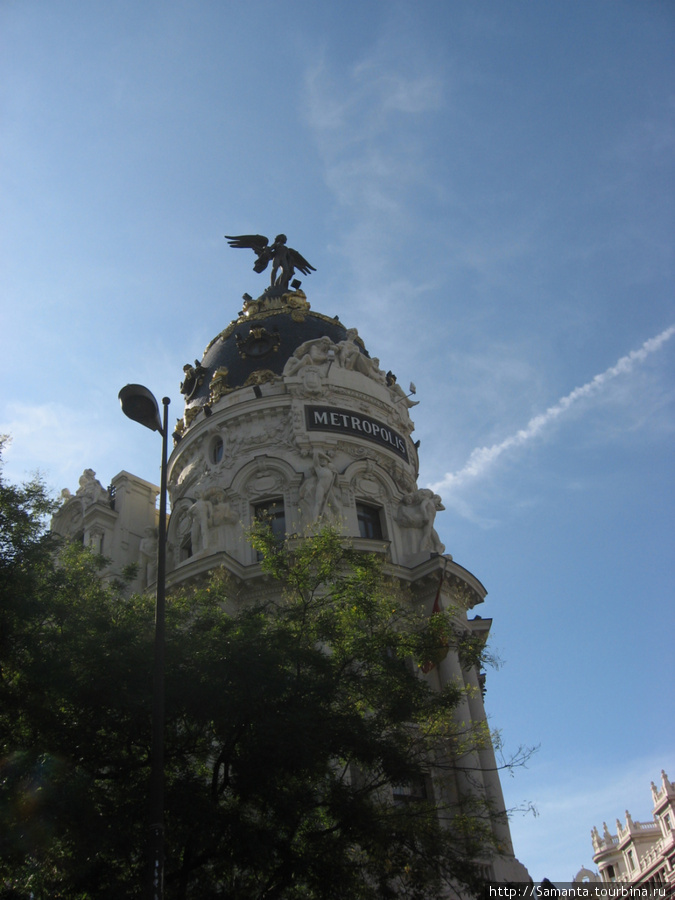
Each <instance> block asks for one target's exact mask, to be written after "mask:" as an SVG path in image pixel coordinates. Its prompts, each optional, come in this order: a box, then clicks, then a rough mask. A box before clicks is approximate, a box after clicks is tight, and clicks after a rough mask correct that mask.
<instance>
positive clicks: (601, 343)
mask: <svg viewBox="0 0 675 900" xmlns="http://www.w3.org/2000/svg"><path fill="white" fill-rule="evenodd" d="M674 32H675V5H673V4H672V3H669V2H658V0H653V2H642V0H640V2H638V0H635V2H624V0H611V2H609V0H608V2H600V0H565V2H562V0H558V2H556V0H551V2H546V3H534V2H526V0H522V2H513V0H480V2H468V0H466V2H457V0H444V2H432V0H418V2H417V3H413V2H392V0H388V2H378V0H362V2H359V3H355V2H352V0H345V2H341V3H340V4H337V3H330V4H329V3H323V4H322V3H316V2H302V0H287V2H286V3H285V4H283V5H281V4H277V3H271V2H267V0H248V2H247V3H245V4H244V3H235V2H227V0H221V2H216V0H202V2H199V3H194V2H187V0H184V2H181V0H162V2H152V0H141V2H139V0H133V2H131V0H129V2H123V0H122V2H116V0H113V2H110V3H106V4H102V3H98V4H94V3H90V2H83V0H67V2H65V0H49V2H47V0H44V2H39V0H22V2H18V0H4V2H3V3H2V5H0V34H1V35H2V36H1V38H0V41H1V46H0V60H1V61H0V85H1V86H0V102H1V115H2V134H3V136H2V140H1V142H0V154H1V159H0V185H1V192H2V193H1V196H0V201H1V203H2V208H3V211H4V216H3V219H4V224H3V226H2V228H3V230H2V245H1V246H2V251H1V252H2V273H1V274H0V291H1V294H0V303H1V317H2V329H1V338H0V340H1V345H2V352H1V353H0V367H1V368H2V380H3V384H4V390H3V392H2V397H1V398H0V431H2V432H9V433H10V434H11V435H12V436H13V443H12V445H11V446H10V448H9V449H8V450H7V451H6V454H5V469H4V471H5V477H6V478H8V479H10V480H15V481H16V480H21V479H23V478H25V477H27V476H29V475H30V474H31V473H32V472H34V471H35V470H36V469H38V470H40V471H41V472H42V473H43V475H44V477H45V479H46V481H47V483H48V484H49V485H51V486H52V487H53V488H54V489H55V490H60V489H61V488H63V487H66V486H67V487H69V488H70V489H71V490H72V489H74V488H75V487H76V486H77V479H78V476H79V475H80V474H81V472H82V470H83V468H85V466H87V467H92V468H93V469H95V470H96V472H97V475H98V477H99V478H100V480H101V481H102V482H103V483H104V484H107V483H108V482H109V481H110V479H111V478H112V476H113V475H115V474H116V473H117V472H118V471H120V470H121V469H127V470H129V471H132V472H134V473H136V474H138V475H140V476H142V477H144V478H147V479H149V480H157V469H158V462H159V445H158V442H157V440H156V436H155V435H153V434H151V433H150V432H145V431H144V430H143V429H139V428H137V427H135V426H134V425H132V423H130V422H128V420H126V419H125V418H124V417H123V416H122V414H121V412H120V410H119V406H118V402H117V392H118V390H119V388H120V387H121V386H122V385H123V384H125V383H127V382H142V383H145V384H147V385H148V387H150V388H151V389H152V390H153V391H154V392H155V393H156V395H157V396H158V397H161V396H163V395H165V394H166V395H168V396H170V397H171V400H172V407H171V408H172V412H173V413H174V414H175V416H176V417H177V416H178V415H179V413H180V408H181V404H180V400H181V396H180V393H179V390H178V386H179V382H180V381H181V376H182V366H183V364H184V363H186V362H191V361H192V360H194V358H195V357H201V354H202V352H203V350H204V348H205V347H206V345H207V343H208V342H209V340H210V339H211V338H212V337H213V336H214V335H215V334H217V333H218V332H219V331H221V330H222V329H223V328H224V327H225V325H227V323H228V322H229V321H230V320H231V319H232V318H233V317H234V316H235V315H236V313H237V311H238V310H239V309H240V307H241V303H240V298H241V295H242V294H243V293H244V291H248V292H249V293H252V294H254V295H255V294H256V293H259V292H260V290H262V288H263V287H264V284H263V281H262V280H261V278H260V276H256V275H254V273H253V272H252V271H251V265H252V258H251V254H249V253H244V252H243V251H234V250H229V249H228V248H227V246H226V244H225V241H224V239H223V235H224V234H240V233H249V232H258V233H263V234H267V235H270V236H273V235H275V234H277V233H278V232H280V231H284V232H285V233H286V234H287V235H288V236H289V242H290V243H291V244H292V246H294V247H296V248H297V249H298V250H300V252H301V253H303V255H304V256H306V258H307V259H308V260H309V261H310V262H311V263H312V264H313V265H314V266H315V267H316V269H317V271H316V273H313V274H312V275H311V277H309V278H307V279H305V280H304V283H303V287H304V288H305V289H306V290H307V294H308V298H309V300H310V302H311V304H312V307H313V308H314V309H316V310H319V311H322V312H324V313H327V314H330V315H336V314H337V315H339V316H340V319H341V320H342V321H343V322H344V323H345V325H347V326H348V327H349V326H356V327H358V328H359V332H360V334H361V335H362V337H363V338H364V340H365V342H366V345H367V347H368V348H369V350H370V352H371V354H372V355H375V356H378V357H379V358H380V359H381V361H382V365H383V367H384V368H385V369H389V368H391V369H393V370H394V371H395V372H396V373H397V375H398V378H399V381H400V382H401V383H402V384H407V383H408V381H409V380H413V381H414V382H415V383H416V385H417V389H418V395H417V397H418V399H419V400H420V401H421V402H420V405H419V406H417V407H415V409H414V410H413V414H414V415H413V418H414V419H415V422H416V437H417V438H419V439H420V440H421V449H420V454H421V473H420V482H421V483H422V484H433V485H435V486H436V487H437V489H438V490H439V492H440V493H441V495H442V497H443V499H444V502H445V506H446V511H445V512H444V513H442V514H441V515H439V517H438V518H437V521H436V524H437V529H438V531H439V532H440V534H441V537H442V539H443V540H444V541H445V543H446V545H447V549H448V551H449V552H451V553H452V554H453V556H454V558H455V559H456V560H457V561H458V562H459V563H461V564H462V565H464V566H466V567H467V568H468V569H470V570H471V571H473V572H474V573H475V574H476V575H477V577H479V578H480V579H481V581H482V582H483V583H484V584H485V585H486V587H487V588H488V591H489V595H488V598H487V600H486V602H485V604H484V607H483V608H482V609H480V610H479V611H480V613H481V614H482V615H483V616H492V617H493V618H494V625H493V633H492V644H493V646H494V648H495V649H496V650H497V651H498V652H499V653H500V655H501V656H502V658H503V660H504V664H503V666H502V668H501V669H500V670H499V671H497V672H491V673H490V674H489V676H488V694H487V699H486V703H487V708H488V711H489V713H490V716H491V721H492V724H493V725H494V727H497V728H500V729H501V731H502V735H503V739H504V742H505V744H506V750H507V752H508V751H509V750H512V751H513V750H515V749H517V747H518V745H519V744H521V743H524V744H537V745H540V749H539V751H538V753H537V754H536V755H535V756H534V757H533V758H532V760H531V762H530V763H529V767H528V768H527V769H526V770H519V771H518V772H517V773H516V774H515V776H514V777H513V778H510V777H508V776H506V775H505V776H504V777H503V785H504V789H505V793H506V798H507V802H508V804H509V805H510V806H514V807H517V806H520V805H522V804H524V803H527V802H528V801H531V802H533V803H534V804H535V805H536V807H537V808H538V811H539V815H538V817H536V818H534V817H533V816H520V815H516V816H515V817H514V819H513V822H512V831H513V836H514V842H515V847H516V852H517V855H518V856H519V857H520V859H521V860H522V861H523V862H524V863H525V864H526V865H527V866H528V868H529V869H530V872H531V874H532V876H533V877H534V878H535V879H536V880H541V878H543V877H544V876H547V877H548V878H550V879H552V880H555V879H558V880H566V879H569V878H571V877H572V876H573V875H574V873H575V872H576V871H577V869H578V868H579V867H580V866H581V865H582V864H589V863H590V861H591V844H590V829H591V827H592V826H593V825H596V824H597V825H599V826H600V825H601V823H602V821H603V819H606V820H607V821H608V823H609V824H610V825H611V826H612V827H613V822H614V819H615V818H616V817H617V816H623V813H624V810H625V809H626V808H628V809H630V811H631V813H632V814H633V816H634V818H637V819H644V818H646V817H648V816H649V815H650V811H651V810H650V794H649V782H650V781H651V780H652V779H654V780H658V776H659V772H660V769H661V768H662V767H663V768H665V769H666V770H667V771H668V772H669V774H670V776H671V778H672V777H674V775H675V753H674V751H673V746H674V743H675V742H674V740H673V738H674V736H675V735H674V730H675V729H674V727H673V716H672V701H673V688H672V685H673V684H674V683H675V678H674V675H675V673H674V671H673V651H672V647H673V627H674V624H675V622H674V616H673V583H674V582H675V566H674V564H673V563H674V558H673V540H672V539H673V513H672V510H673V501H674V499H675V498H674V475H673V465H672V449H671V448H672V445H673V436H674V432H675V415H674V412H675V403H674V399H675V377H674V375H675V373H674V368H673V361H674V359H675V332H674V331H673V326H674V325H675V308H674V307H675V304H674V303H673V280H674V279H673V240H672V239H673V212H674V209H675V204H674V196H673V158H674V155H673V144H674V143H675V141H674V135H675V127H674V117H673V111H674V106H675V103H674V100H675V89H674V84H675V82H674V81H673V74H674V69H675V63H674V62H673V55H672V46H673V38H674V37H675V34H674Z"/></svg>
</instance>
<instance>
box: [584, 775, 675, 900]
mask: <svg viewBox="0 0 675 900" xmlns="http://www.w3.org/2000/svg"><path fill="white" fill-rule="evenodd" d="M651 790H652V802H653V804H654V807H653V818H652V820H651V821H650V822H635V821H633V819H632V817H631V814H630V813H629V812H628V810H626V823H625V825H622V824H621V822H620V821H619V819H617V820H616V834H612V833H611V832H610V830H609V828H608V827H607V823H606V822H603V830H602V834H600V832H599V831H598V829H597V828H593V830H592V832H591V838H592V840H593V851H594V852H593V862H594V863H595V864H596V866H597V867H598V870H599V872H600V877H601V879H602V881H604V882H617V883H619V884H642V885H649V886H652V887H663V886H667V887H668V888H669V891H670V892H671V893H675V785H674V784H673V783H672V781H669V780H668V776H667V775H666V773H665V772H664V771H662V772H661V786H660V787H657V786H656V785H655V784H654V782H653V781H652V784H651Z"/></svg>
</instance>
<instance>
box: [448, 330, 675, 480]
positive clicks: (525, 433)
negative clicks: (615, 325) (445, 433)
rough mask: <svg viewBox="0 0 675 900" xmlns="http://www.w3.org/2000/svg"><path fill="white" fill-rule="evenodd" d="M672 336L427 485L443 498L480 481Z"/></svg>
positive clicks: (664, 335) (666, 334)
mask: <svg viewBox="0 0 675 900" xmlns="http://www.w3.org/2000/svg"><path fill="white" fill-rule="evenodd" d="M674 334H675V325H671V326H670V327H669V328H666V329H665V330H664V331H662V332H661V333H660V334H657V335H656V337H653V338H649V340H647V341H645V342H644V344H642V346H641V347H639V348H638V349H637V350H631V352H630V353H628V354H627V355H626V356H622V357H621V359H619V360H618V361H617V362H616V363H615V364H614V365H613V366H610V367H609V368H608V369H605V371H604V372H601V373H600V374H599V375H596V376H595V378H593V379H591V381H588V382H586V384H583V385H581V387H577V388H574V390H573V391H571V392H570V393H569V394H567V395H566V396H565V397H562V398H561V399H560V400H558V402H557V403H555V404H554V405H553V406H549V408H548V409H547V410H546V412H544V413H541V414H540V415H538V416H534V417H533V418H531V419H530V421H529V422H528V423H527V425H526V426H525V427H524V428H521V429H520V430H519V431H517V432H516V433H515V434H511V435H509V437H507V438H505V439H504V440H503V441H501V442H500V443H498V444H493V445H492V446H491V447H477V448H476V449H475V450H473V452H472V453H471V455H470V456H469V459H468V460H467V462H466V464H465V465H464V466H463V467H462V468H461V469H459V470H458V471H457V472H448V473H447V474H446V475H445V476H444V477H443V479H442V480H441V481H439V482H437V483H436V484H433V485H431V487H432V489H433V490H434V491H439V492H445V493H446V494H447V493H448V492H452V491H454V490H456V489H457V488H459V487H462V486H463V485H465V484H466V483H467V482H470V481H472V480H475V479H478V478H481V477H482V476H483V475H485V474H486V473H487V472H488V471H489V470H490V468H491V467H492V466H493V465H494V464H495V463H496V462H497V460H498V459H499V457H500V456H502V454H504V453H506V452H507V451H510V450H514V449H516V448H518V447H522V446H523V445H524V444H527V443H528V442H529V441H531V440H532V439H533V438H535V437H537V436H538V435H540V434H541V433H542V431H544V430H545V429H546V428H547V427H548V426H549V425H551V424H552V423H553V422H555V421H556V420H557V419H559V418H560V417H561V416H562V415H564V414H565V413H566V412H568V410H570V409H571V407H572V406H574V404H575V403H578V402H579V401H580V400H582V399H584V398H587V397H590V396H592V395H593V394H597V393H599V392H600V391H602V390H603V388H604V387H605V386H606V385H607V383H608V382H610V381H612V379H614V378H617V377H618V376H620V375H626V374H628V373H629V372H630V371H631V370H632V369H633V368H634V366H635V365H636V364H638V363H641V362H643V361H644V360H645V359H647V357H648V356H651V354H652V353H656V352H657V351H658V350H660V349H661V347H662V346H663V344H665V343H666V341H668V340H670V338H671V337H672V336H673V335H674Z"/></svg>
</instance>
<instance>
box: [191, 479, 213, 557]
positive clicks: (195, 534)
mask: <svg viewBox="0 0 675 900" xmlns="http://www.w3.org/2000/svg"><path fill="white" fill-rule="evenodd" d="M212 511H213V507H212V505H211V503H210V502H209V501H208V500H205V499H204V498H203V497H202V494H201V491H196V492H195V499H194V502H193V503H192V506H190V507H189V509H188V511H187V513H186V516H187V519H188V521H189V523H190V543H191V546H192V555H193V556H196V555H197V554H198V553H201V552H203V551H204V550H206V549H207V547H208V545H209V528H210V526H211V514H212Z"/></svg>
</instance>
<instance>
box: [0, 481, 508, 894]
mask: <svg viewBox="0 0 675 900" xmlns="http://www.w3.org/2000/svg"><path fill="white" fill-rule="evenodd" d="M22 491H23V493H22ZM47 509H48V500H47V498H46V495H45V493H44V489H43V488H42V487H41V486H40V485H39V484H33V485H32V487H30V488H28V487H26V488H23V489H17V488H6V487H5V486H4V485H0V516H1V518H0V521H1V522H2V525H3V530H4V529H5V527H6V526H7V533H6V536H3V538H2V544H1V545H0V546H1V548H2V560H1V561H0V576H1V578H2V581H1V582H0V584H1V587H2V603H3V609H4V608H5V604H6V603H7V604H8V606H7V608H8V609H9V610H10V613H9V615H8V616H5V615H4V613H3V627H4V625H5V620H6V621H7V622H8V623H9V629H8V632H7V639H4V638H3V641H2V659H1V663H2V679H1V681H0V759H2V772H1V776H0V791H1V796H0V810H1V812H0V815H1V816H2V819H1V820H0V831H1V832H2V834H3V835H4V837H3V838H0V841H2V843H0V851H1V852H0V857H1V858H2V862H0V887H1V886H3V885H4V887H5V890H6V892H7V893H6V894H5V896H7V897H9V896H15V897H22V898H28V897H35V898H43V897H45V898H46V897H49V898H60V897H63V898H68V900H84V898H89V897H97V898H98V897H111V898H112V897H115V898H127V897H128V898H132V897H140V896H142V895H143V894H144V891H143V885H144V881H145V879H144V865H145V862H144V859H145V841H146V834H147V821H146V800H145V798H146V795H147V784H148V777H149V765H150V762H149V746H150V708H151V700H150V698H151V668H152V631H153V601H152V598H150V597H147V596H138V595H133V596H126V595H125V591H124V589H123V586H121V585H120V584H108V583H106V582H105V581H104V580H102V579H101V577H100V569H101V565H102V564H103V561H101V560H100V559H97V558H96V557H94V556H93V555H92V554H91V553H90V552H89V551H87V550H85V549H84V548H82V547H78V546H70V547H65V548H61V550H60V551H59V554H58V557H55V556H54V548H53V546H52V543H51V541H50V540H49V539H48V536H47V535H45V533H44V530H43V529H42V528H41V527H40V526H39V524H37V523H36V521H35V518H34V514H35V515H37V514H38V513H40V512H41V511H42V512H44V511H46V510H47ZM21 511H23V513H25V516H23V514H21V515H20V514H19V513H20V512H21ZM14 523H16V524H14ZM251 540H252V542H253V543H254V546H255V547H256V548H257V549H258V550H259V551H260V553H262V555H263V568H264V570H265V572H266V573H267V576H266V577H268V579H269V580H268V581H267V582H266V584H265V590H264V591H262V590H261V591H259V592H258V595H257V599H256V598H251V596H250V595H248V596H247V600H246V602H241V600H240V598H239V597H238V594H237V589H236V585H234V584H232V583H231V582H230V581H229V579H228V577H227V576H226V575H225V574H223V573H221V572H216V573H215V574H214V575H213V576H212V577H211V579H210V581H209V582H208V583H207V584H204V585H200V586H196V587H193V588H192V589H190V590H181V591H178V592H176V593H174V594H172V595H171V596H170V598H169V602H168V606H167V680H166V693H167V727H166V767H165V771H166V782H167V785H166V853H167V866H166V893H167V897H169V898H206V897H213V898H216V897H223V898H225V897H227V898H233V900H244V898H246V900H253V898H256V900H274V898H283V900H296V898H298V900H299V898H303V900H304V898H310V900H311V898H316V900H332V898H336V900H337V898H340V900H344V898H346V897H349V898H354V900H360V898H363V900H370V898H373V900H375V898H388V897H406V898H410V900H421V898H433V897H438V896H442V895H443V896H445V895H444V894H443V891H444V890H445V888H446V887H447V885H448V884H450V885H454V886H455V887H462V888H465V889H469V890H478V888H479V887H480V884H481V880H480V876H479V871H480V870H479V866H478V864H477V861H484V860H485V859H486V858H487V857H488V856H489V853H490V849H491V847H490V843H491V831H490V828H489V815H490V811H489V810H486V809H485V808H484V807H482V806H481V804H480V801H479V800H478V799H477V798H476V797H475V796H473V795H472V794H471V792H470V791H466V790H465V791H464V793H462V792H461V791H460V792H459V793H458V792H457V784H456V782H455V779H454V765H455V760H456V759H457V758H458V756H461V755H462V754H463V753H465V752H466V750H467V748H468V747H469V746H472V745H474V744H475V743H476V742H480V741H483V740H489V735H488V734H487V733H486V732H485V731H483V730H479V731H478V732H476V731H475V730H470V731H468V732H467V731H465V730H463V729H462V728H460V727H458V725H457V723H456V720H455V707H456V705H457V703H458V701H459V699H460V692H459V690H458V689H457V688H455V687H448V688H446V689H445V690H444V691H442V692H437V691H435V690H433V689H432V688H431V687H430V686H429V685H428V683H427V681H426V680H425V679H424V678H422V677H420V675H419V668H420V667H421V666H422V665H423V664H424V661H425V660H428V659H429V657H430V654H431V653H432V651H433V649H434V648H438V646H439V645H444V644H449V643H452V642H455V643H456V645H457V646H458V647H459V649H460V652H461V653H467V654H469V655H471V656H472V660H473V661H475V655H476V652H477V649H476V647H475V646H469V645H467V643H466V640H465V639H463V638H461V637H459V636H456V635H455V633H454V630H453V627H452V621H451V619H450V617H449V616H447V615H438V616H432V617H431V619H425V618H424V617H423V616H421V615H420V614H419V613H418V612H417V611H416V610H415V608H414V605H413V604H412V603H411V602H410V599H409V598H408V597H407V596H406V594H405V592H404V591H403V590H402V589H401V588H400V587H399V586H397V585H396V584H395V583H394V582H392V581H390V580H388V579H387V578H386V577H385V575H384V573H383V570H382V566H381V564H380V563H379V562H378V560H377V558H376V557H375V556H374V555H368V554H363V553H359V552H357V551H355V550H353V549H351V548H350V547H349V546H345V542H344V540H343V538H341V537H340V535H339V534H337V533H336V532H334V531H332V530H330V529H329V530H325V531H322V532H320V533H319V534H317V535H314V536H312V537H309V538H305V539H303V540H297V539H296V540H288V541H287V542H285V543H282V544H279V543H278V542H277V541H276V540H275V538H274V536H273V535H272V534H271V532H270V531H269V530H268V529H267V528H266V527H265V525H264V523H262V524H260V525H257V526H256V527H255V529H254V531H253V532H252V534H251ZM24 559H25V560H29V559H30V566H24V565H23V560H24ZM460 645H461V646H460ZM432 769H433V772H434V776H435V778H434V787H433V789H432V787H431V782H430V781H429V774H430V772H431V771H432ZM425 785H426V792H425V789H424V787H425ZM10 891H13V892H14V893H9V892H10ZM0 896H2V895H1V894H0Z"/></svg>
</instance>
